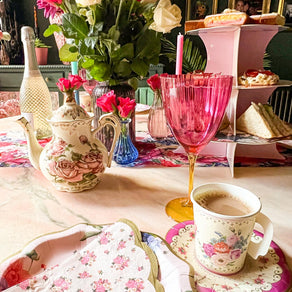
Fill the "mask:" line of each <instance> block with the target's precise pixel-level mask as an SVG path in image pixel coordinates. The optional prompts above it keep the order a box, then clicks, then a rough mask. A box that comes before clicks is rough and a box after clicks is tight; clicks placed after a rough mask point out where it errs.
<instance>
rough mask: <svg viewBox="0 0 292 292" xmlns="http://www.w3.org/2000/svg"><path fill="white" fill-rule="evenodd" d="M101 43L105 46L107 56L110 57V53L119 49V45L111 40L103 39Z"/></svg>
mask: <svg viewBox="0 0 292 292" xmlns="http://www.w3.org/2000/svg"><path fill="white" fill-rule="evenodd" d="M101 42H102V44H103V45H105V46H106V48H107V50H108V54H109V55H111V54H112V52H114V51H115V50H117V49H119V48H120V45H118V44H117V43H116V42H115V41H113V40H111V39H103V40H102V41H101Z"/></svg>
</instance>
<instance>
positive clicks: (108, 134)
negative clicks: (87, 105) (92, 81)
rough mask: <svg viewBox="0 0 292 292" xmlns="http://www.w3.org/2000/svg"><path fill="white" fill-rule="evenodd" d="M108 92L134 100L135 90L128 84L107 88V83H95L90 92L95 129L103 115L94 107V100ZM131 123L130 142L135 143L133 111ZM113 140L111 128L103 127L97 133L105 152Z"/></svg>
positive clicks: (98, 108) (99, 109)
mask: <svg viewBox="0 0 292 292" xmlns="http://www.w3.org/2000/svg"><path fill="white" fill-rule="evenodd" d="M110 90H114V92H115V95H116V97H117V98H118V97H119V96H122V97H129V98H130V99H135V90H134V89H133V88H132V87H131V86H130V85H128V84H126V83H125V84H121V85H116V86H109V84H108V82H107V81H105V82H97V85H96V87H95V88H94V89H93V92H92V106H93V112H94V120H93V124H94V127H95V128H96V127H97V125H98V120H99V118H100V117H101V116H102V115H103V114H105V113H104V112H103V111H102V110H101V108H100V107H98V106H97V105H96V100H97V99H98V98H99V97H101V96H102V95H103V94H105V93H107V92H109V91H110ZM130 118H131V122H130V125H129V133H130V137H131V139H132V142H133V143H135V140H136V134H135V111H133V113H132V115H131V117H130ZM113 138H114V131H113V129H112V127H110V126H105V127H104V128H103V129H102V130H101V131H99V133H98V139H99V140H100V141H101V142H102V143H103V144H104V145H105V146H106V148H107V150H108V151H109V150H110V149H111V145H112V141H113Z"/></svg>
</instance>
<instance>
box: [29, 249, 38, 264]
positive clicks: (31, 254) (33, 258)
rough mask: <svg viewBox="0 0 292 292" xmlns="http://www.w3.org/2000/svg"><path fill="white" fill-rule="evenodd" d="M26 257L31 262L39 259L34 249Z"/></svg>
mask: <svg viewBox="0 0 292 292" xmlns="http://www.w3.org/2000/svg"><path fill="white" fill-rule="evenodd" d="M26 256H27V257H29V258H30V259H31V260H33V261H38V260H39V259H40V257H39V255H38V253H37V252H36V250H35V249H33V250H32V251H31V252H28V253H27V254H26Z"/></svg>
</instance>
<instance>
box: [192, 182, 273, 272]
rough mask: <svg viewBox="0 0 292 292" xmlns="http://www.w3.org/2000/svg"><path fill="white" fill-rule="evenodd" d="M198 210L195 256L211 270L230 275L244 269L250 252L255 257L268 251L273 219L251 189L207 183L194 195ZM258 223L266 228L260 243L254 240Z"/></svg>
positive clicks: (194, 207)
mask: <svg viewBox="0 0 292 292" xmlns="http://www.w3.org/2000/svg"><path fill="white" fill-rule="evenodd" d="M191 200H192V202H193V210H194V224H195V227H196V235H195V255H196V258H197V260H198V261H199V262H200V263H201V264H202V265H203V266H204V267H205V268H207V269H208V270H210V271H212V272H215V273H218V274H223V275H230V274H234V273H236V272H238V271H240V270H241V269H242V267H243V265H244V261H245V258H246V255H247V253H248V254H250V255H251V256H252V257H253V258H254V259H256V258H257V257H258V256H259V255H265V254H266V253H267V252H268V249H269V246H270V243H271V241H272V237H273V226H272V223H271V221H270V220H269V219H268V218H267V217H266V216H265V215H263V214H262V213H260V210H261V202H260V200H259V199H258V197H257V196H256V195H254V194H253V193H252V192H250V191H248V190H247V189H244V188H241V187H238V186H235V185H230V184H223V183H213V184H205V185H201V186H199V187H197V188H195V189H194V190H193V191H192V194H191ZM255 222H257V223H259V224H260V225H261V226H262V227H263V229H264V237H263V240H262V241H261V242H260V243H255V242H252V241H251V237H252V233H253V229H254V225H255Z"/></svg>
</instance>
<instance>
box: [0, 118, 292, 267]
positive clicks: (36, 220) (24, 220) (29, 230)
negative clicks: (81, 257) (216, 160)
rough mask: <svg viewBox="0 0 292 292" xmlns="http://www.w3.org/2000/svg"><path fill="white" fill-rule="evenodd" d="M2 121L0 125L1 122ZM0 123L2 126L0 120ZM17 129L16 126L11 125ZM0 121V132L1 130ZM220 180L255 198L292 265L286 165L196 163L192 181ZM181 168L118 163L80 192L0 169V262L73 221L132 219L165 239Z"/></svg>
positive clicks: (184, 173)
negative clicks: (170, 203)
mask: <svg viewBox="0 0 292 292" xmlns="http://www.w3.org/2000/svg"><path fill="white" fill-rule="evenodd" d="M1 125H2V126H1ZM5 125H6V124H5ZM14 126H15V127H18V125H16V124H15V125H14ZM5 127H6V126H4V124H3V123H2V124H1V123H0V130H2V131H3V130H6V131H7V128H5ZM208 182H225V183H231V184H234V185H238V186H241V187H245V188H247V189H249V190H250V191H252V192H254V193H255V194H256V195H257V196H259V197H260V199H261V201H262V204H263V208H262V212H263V213H264V214H266V215H267V216H268V217H270V219H271V220H272V222H273V225H274V241H275V243H277V244H278V245H279V246H280V247H281V249H282V250H283V252H284V254H285V257H286V260H287V262H288V265H289V266H290V269H291V268H292V237H291V234H292V224H291V222H292V196H291V186H292V167H264V168H261V167H237V168H235V177H234V178H232V177H231V176H230V171H229V168H228V167H197V168H196V169H195V179H194V184H195V186H196V185H200V184H204V183H208ZM187 184H188V168H187V167H154V166H150V167H149V166H148V167H146V166H144V167H120V166H116V165H113V166H112V167H111V168H108V169H106V171H105V173H104V174H103V175H102V180H101V182H100V183H99V184H98V185H97V186H96V187H95V188H94V189H92V190H88V191H84V192H82V193H66V192H59V191H56V190H55V189H54V187H53V186H52V185H51V184H50V183H49V182H48V181H47V180H46V179H45V178H44V176H43V175H42V173H41V172H40V171H37V170H35V169H33V168H30V167H28V168H22V167H17V168H12V167H2V168H0V189H1V191H0V226H1V233H0V262H1V261H2V260H4V259H5V258H7V257H8V256H10V255H12V254H13V253H15V252H17V251H18V250H20V249H21V248H23V247H24V246H25V244H26V243H28V242H29V241H31V240H33V239H34V238H36V237H38V236H40V235H43V234H45V233H49V232H55V231H60V230H63V229H65V228H68V227H70V226H72V225H75V224H77V223H81V222H85V223H94V224H104V223H112V222H115V221H116V220H118V219H120V218H128V219H130V220H132V221H133V222H134V223H136V225H137V226H138V228H139V229H140V230H142V231H149V232H153V233H156V234H158V235H160V236H162V237H165V235H166V233H167V232H168V230H169V229H170V228H171V227H172V226H174V225H175V224H176V222H175V221H173V220H172V219H171V218H168V217H167V215H166V213H165V205H166V203H167V202H168V201H169V200H171V199H173V198H176V197H179V196H185V195H186V193H187V190H188V185H187Z"/></svg>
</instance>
